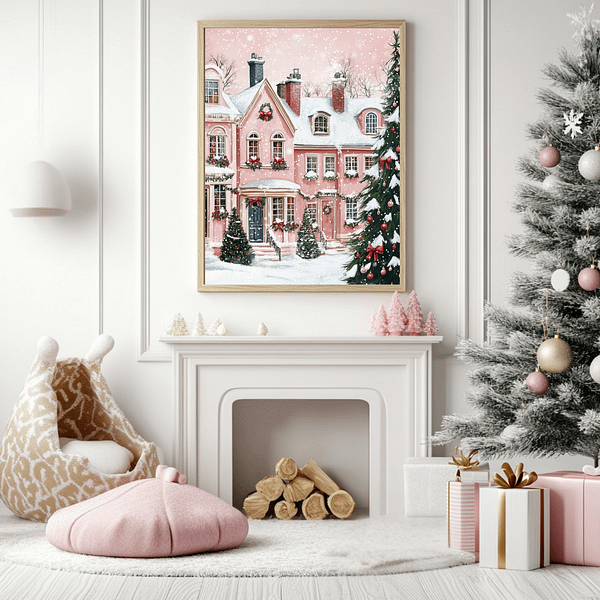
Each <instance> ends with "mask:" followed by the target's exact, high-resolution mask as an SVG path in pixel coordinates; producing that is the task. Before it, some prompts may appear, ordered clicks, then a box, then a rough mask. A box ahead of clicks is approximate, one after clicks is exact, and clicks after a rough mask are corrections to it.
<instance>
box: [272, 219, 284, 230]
mask: <svg viewBox="0 0 600 600" xmlns="http://www.w3.org/2000/svg"><path fill="white" fill-rule="evenodd" d="M273 231H283V221H276V222H275V223H273Z"/></svg>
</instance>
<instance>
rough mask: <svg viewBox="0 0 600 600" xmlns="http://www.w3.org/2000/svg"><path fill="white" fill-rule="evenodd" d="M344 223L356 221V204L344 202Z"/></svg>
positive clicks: (353, 201)
mask: <svg viewBox="0 0 600 600" xmlns="http://www.w3.org/2000/svg"><path fill="white" fill-rule="evenodd" d="M346 221H358V202H357V201H356V200H355V199H352V200H346Z"/></svg>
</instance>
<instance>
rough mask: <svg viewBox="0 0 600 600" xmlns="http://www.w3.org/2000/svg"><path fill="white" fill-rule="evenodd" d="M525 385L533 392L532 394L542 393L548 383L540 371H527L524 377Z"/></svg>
mask: <svg viewBox="0 0 600 600" xmlns="http://www.w3.org/2000/svg"><path fill="white" fill-rule="evenodd" d="M525 385H526V386H527V387H528V388H529V389H530V390H531V391H532V392H533V393H534V394H543V393H544V392H545V391H546V390H547V389H548V385H549V381H548V378H547V377H546V375H545V374H544V373H542V372H541V371H534V372H533V373H529V375H527V379H525Z"/></svg>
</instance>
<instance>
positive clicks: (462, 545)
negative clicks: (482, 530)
mask: <svg viewBox="0 0 600 600" xmlns="http://www.w3.org/2000/svg"><path fill="white" fill-rule="evenodd" d="M480 485H481V484H479V483H464V482H461V481H449V482H448V504H447V510H448V513H447V522H448V546H449V547H450V548H455V549H457V550H465V551H466V552H473V553H474V554H476V555H478V554H479V486H480Z"/></svg>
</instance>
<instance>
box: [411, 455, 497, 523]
mask: <svg viewBox="0 0 600 600" xmlns="http://www.w3.org/2000/svg"><path fill="white" fill-rule="evenodd" d="M451 461H452V459H451V458H450V457H445V456H443V457H437V456H436V457H415V458H408V459H407V460H406V462H405V463H404V514H405V516H407V517H445V516H446V512H447V503H448V499H447V487H448V482H449V481H454V480H455V479H456V471H457V468H456V466H455V465H454V464H448V463H449V462H451ZM489 477H490V474H489V467H488V464H487V463H483V464H481V465H479V467H478V469H472V470H461V480H462V481H464V482H481V483H488V481H489Z"/></svg>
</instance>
